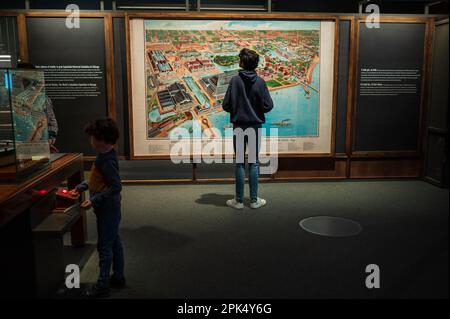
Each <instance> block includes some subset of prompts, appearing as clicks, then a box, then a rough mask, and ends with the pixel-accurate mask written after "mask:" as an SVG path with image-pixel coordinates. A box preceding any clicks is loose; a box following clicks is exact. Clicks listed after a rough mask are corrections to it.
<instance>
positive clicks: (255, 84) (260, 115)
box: [222, 70, 273, 126]
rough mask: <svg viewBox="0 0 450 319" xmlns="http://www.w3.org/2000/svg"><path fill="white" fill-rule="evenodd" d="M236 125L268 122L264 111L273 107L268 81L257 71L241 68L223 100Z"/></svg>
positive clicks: (232, 79)
mask: <svg viewBox="0 0 450 319" xmlns="http://www.w3.org/2000/svg"><path fill="white" fill-rule="evenodd" d="M222 108H223V109H224V111H226V112H228V113H230V122H231V123H233V124H236V125H246V126H247V125H255V124H262V123H265V122H266V118H265V116H264V113H267V112H269V111H270V110H272V108H273V101H272V98H271V97H270V93H269V89H268V88H267V85H266V82H265V81H264V80H263V79H262V78H260V77H259V76H258V75H257V74H256V72H255V71H246V70H241V71H239V74H238V75H236V76H234V77H232V78H231V80H230V83H229V86H228V90H227V93H226V94H225V98H224V100H223V102H222Z"/></svg>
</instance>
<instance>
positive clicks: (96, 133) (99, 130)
mask: <svg viewBox="0 0 450 319" xmlns="http://www.w3.org/2000/svg"><path fill="white" fill-rule="evenodd" d="M84 133H86V134H87V135H89V136H93V137H95V138H96V139H97V140H99V141H103V142H105V143H108V144H112V145H114V144H116V142H117V140H118V139H119V129H118V128H117V124H116V122H115V121H114V120H113V119H111V118H103V119H97V120H95V121H92V122H90V123H89V124H87V125H86V126H85V127H84Z"/></svg>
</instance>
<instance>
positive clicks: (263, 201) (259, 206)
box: [250, 199, 267, 209]
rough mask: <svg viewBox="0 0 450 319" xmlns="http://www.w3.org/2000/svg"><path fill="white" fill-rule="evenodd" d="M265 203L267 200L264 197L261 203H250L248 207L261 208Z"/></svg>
mask: <svg viewBox="0 0 450 319" xmlns="http://www.w3.org/2000/svg"><path fill="white" fill-rule="evenodd" d="M266 204H267V202H266V201H265V200H264V199H262V200H261V203H260V204H259V205H254V204H250V208H251V209H258V208H261V207H263V206H266Z"/></svg>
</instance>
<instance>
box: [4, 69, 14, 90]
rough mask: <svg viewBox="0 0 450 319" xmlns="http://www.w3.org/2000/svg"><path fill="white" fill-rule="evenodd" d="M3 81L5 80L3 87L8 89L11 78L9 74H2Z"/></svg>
mask: <svg viewBox="0 0 450 319" xmlns="http://www.w3.org/2000/svg"><path fill="white" fill-rule="evenodd" d="M4 82H5V88H6V89H7V90H9V89H10V88H11V83H12V78H11V74H9V73H5V74H4Z"/></svg>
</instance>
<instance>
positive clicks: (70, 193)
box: [69, 188, 80, 197]
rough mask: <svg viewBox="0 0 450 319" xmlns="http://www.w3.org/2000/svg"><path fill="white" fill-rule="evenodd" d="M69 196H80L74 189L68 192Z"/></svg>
mask: <svg viewBox="0 0 450 319" xmlns="http://www.w3.org/2000/svg"><path fill="white" fill-rule="evenodd" d="M69 195H70V196H72V197H77V196H79V195H80V193H79V192H78V190H77V189H76V188H74V189H71V190H70V191H69Z"/></svg>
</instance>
